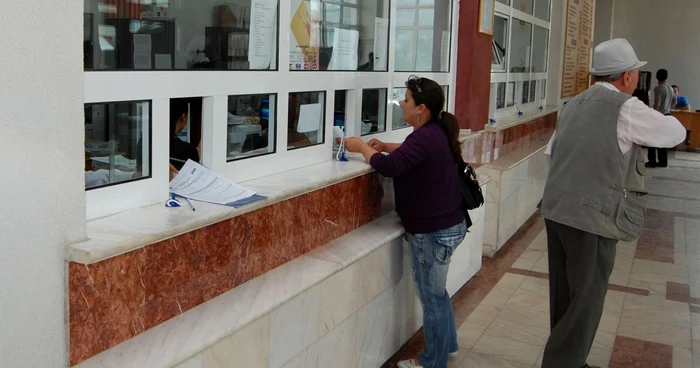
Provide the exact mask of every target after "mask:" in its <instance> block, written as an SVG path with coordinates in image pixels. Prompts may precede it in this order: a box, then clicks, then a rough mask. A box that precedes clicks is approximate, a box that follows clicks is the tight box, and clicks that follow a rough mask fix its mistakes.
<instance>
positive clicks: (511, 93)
mask: <svg viewBox="0 0 700 368" xmlns="http://www.w3.org/2000/svg"><path fill="white" fill-rule="evenodd" d="M506 93H507V94H508V100H507V102H506V107H513V106H514V105H515V82H508V89H507V91H506Z"/></svg>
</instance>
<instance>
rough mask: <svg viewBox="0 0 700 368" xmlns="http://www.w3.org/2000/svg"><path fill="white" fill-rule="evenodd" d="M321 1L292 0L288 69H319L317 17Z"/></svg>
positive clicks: (319, 12) (319, 13)
mask: <svg viewBox="0 0 700 368" xmlns="http://www.w3.org/2000/svg"><path fill="white" fill-rule="evenodd" d="M320 5H321V3H319V2H317V1H313V2H308V1H305V0H292V21H291V23H290V24H289V28H290V30H291V31H292V34H291V37H289V69H290V70H318V69H319V62H320V58H319V46H320V42H319V40H320V37H319V36H320V35H319V17H320V15H321V7H320Z"/></svg>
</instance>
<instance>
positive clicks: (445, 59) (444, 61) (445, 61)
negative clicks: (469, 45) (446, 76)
mask: <svg viewBox="0 0 700 368" xmlns="http://www.w3.org/2000/svg"><path fill="white" fill-rule="evenodd" d="M449 69H450V32H449V31H442V43H441V45H440V71H441V72H446V71H448V70H449Z"/></svg>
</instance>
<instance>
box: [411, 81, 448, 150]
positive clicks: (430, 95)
mask: <svg viewBox="0 0 700 368" xmlns="http://www.w3.org/2000/svg"><path fill="white" fill-rule="evenodd" d="M406 88H408V89H410V90H411V95H412V96H413V100H414V101H415V102H416V105H417V106H419V105H421V104H422V105H425V107H427V108H428V111H430V118H431V120H432V121H435V122H437V123H438V124H440V127H441V128H442V130H443V131H444V132H445V134H446V135H447V141H448V143H449V145H450V152H452V156H453V158H454V159H455V162H456V163H459V162H461V161H462V147H461V145H460V143H459V123H458V122H457V117H456V116H454V115H453V114H450V113H449V112H447V111H442V109H443V107H444V106H445V91H444V90H443V89H442V87H440V85H439V84H437V82H435V81H434V80H432V79H428V78H419V77H416V76H411V77H410V78H408V81H406Z"/></svg>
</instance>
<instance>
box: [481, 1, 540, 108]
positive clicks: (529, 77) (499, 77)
mask: <svg viewBox="0 0 700 368" xmlns="http://www.w3.org/2000/svg"><path fill="white" fill-rule="evenodd" d="M536 6H537V2H536V1H533V9H532V13H533V14H532V15H530V14H527V13H525V12H522V11H520V10H518V9H515V8H513V7H512V2H511V6H508V5H505V4H503V3H500V2H498V1H496V2H495V8H494V10H495V12H496V13H498V15H500V16H505V17H506V18H507V19H508V33H507V37H506V38H507V42H506V56H505V58H504V59H505V60H504V64H505V70H494V69H493V68H492V71H491V83H492V85H495V86H496V88H497V87H498V83H499V82H505V83H506V106H505V107H503V108H496V102H495V100H494V101H492V102H491V103H490V104H489V106H491V109H490V111H489V117H490V118H492V119H496V120H498V119H499V118H503V117H507V116H514V115H516V114H517V113H518V112H519V111H525V110H532V109H536V108H539V107H540V106H541V105H543V104H544V101H546V93H548V91H546V93H545V98H541V82H540V81H541V80H547V79H548V70H547V71H544V72H529V73H513V72H511V71H510V54H511V40H512V37H513V35H512V32H511V30H512V29H513V22H516V21H524V22H527V23H529V24H531V25H532V29H531V31H530V32H531V33H530V37H531V44H530V46H531V47H532V46H533V44H534V42H535V37H534V35H535V26H538V27H541V28H544V29H547V31H548V33H547V36H548V37H547V54H546V55H545V60H549V54H550V50H551V45H550V42H551V39H552V25H551V19H552V16H551V13H552V11H551V10H552V2H551V1H550V2H549V7H550V17H549V18H550V21H545V20H542V19H540V18H538V17H536V16H535V15H534V14H536V11H535V10H536V9H535V7H536ZM532 59H533V54H532V53H530V65H531V66H532ZM524 81H537V88H536V91H535V100H534V101H533V102H529V98H528V103H526V104H523V103H522V82H524ZM511 82H515V105H514V106H508V103H507V101H508V96H509V94H510V93H511V87H510V83H511ZM546 84H547V85H549V81H547V82H546ZM490 96H491V99H492V100H493V99H495V96H496V94H495V93H491V94H490Z"/></svg>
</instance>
